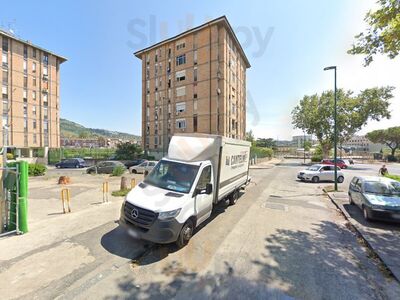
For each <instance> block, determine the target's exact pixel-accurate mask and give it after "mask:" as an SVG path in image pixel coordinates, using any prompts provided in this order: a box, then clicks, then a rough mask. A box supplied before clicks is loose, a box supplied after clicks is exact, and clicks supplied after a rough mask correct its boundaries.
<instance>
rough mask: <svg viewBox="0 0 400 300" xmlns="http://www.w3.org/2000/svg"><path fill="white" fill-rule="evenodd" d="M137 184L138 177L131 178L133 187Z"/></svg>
mask: <svg viewBox="0 0 400 300" xmlns="http://www.w3.org/2000/svg"><path fill="white" fill-rule="evenodd" d="M135 186H136V179H135V178H132V179H131V189H133V188H134V187H135Z"/></svg>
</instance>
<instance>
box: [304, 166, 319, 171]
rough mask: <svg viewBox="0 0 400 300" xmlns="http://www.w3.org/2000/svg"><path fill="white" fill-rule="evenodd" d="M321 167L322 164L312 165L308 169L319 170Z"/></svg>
mask: <svg viewBox="0 0 400 300" xmlns="http://www.w3.org/2000/svg"><path fill="white" fill-rule="evenodd" d="M319 168H320V166H311V167H308V168H307V170H308V171H318V170H319Z"/></svg>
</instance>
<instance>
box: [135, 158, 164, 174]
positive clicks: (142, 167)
mask: <svg viewBox="0 0 400 300" xmlns="http://www.w3.org/2000/svg"><path fill="white" fill-rule="evenodd" d="M157 163H158V161H155V160H146V161H144V162H142V163H141V164H139V165H137V166H133V167H130V168H129V173H133V174H137V173H144V172H145V171H148V172H150V171H151V170H153V168H154V167H155V165H156V164H157Z"/></svg>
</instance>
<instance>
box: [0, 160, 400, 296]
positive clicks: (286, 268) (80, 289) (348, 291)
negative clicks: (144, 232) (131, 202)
mask: <svg viewBox="0 0 400 300" xmlns="http://www.w3.org/2000/svg"><path fill="white" fill-rule="evenodd" d="M301 168H302V167H301V166H300V164H299V162H296V161H285V162H283V163H281V164H280V165H279V166H277V167H275V168H273V169H269V170H266V169H265V170H252V171H251V174H252V177H253V180H254V182H253V183H252V184H251V186H250V187H249V188H248V189H247V190H246V193H244V194H243V195H242V196H241V197H240V199H239V201H238V203H237V204H236V205H235V206H231V207H226V206H223V205H221V206H218V207H217V208H216V209H215V211H214V213H213V215H212V218H211V219H210V220H209V221H208V222H207V224H205V226H202V228H201V229H199V230H198V231H197V233H196V234H195V236H194V237H193V239H192V240H191V242H190V244H189V245H188V246H187V247H185V248H183V249H181V250H177V249H176V248H175V247H174V246H173V245H167V246H157V245H152V244H149V243H145V242H141V241H135V240H133V239H131V238H130V237H129V236H127V234H126V233H125V232H124V231H123V230H121V229H120V228H118V225H117V224H116V223H114V220H110V221H107V222H104V224H103V225H100V226H98V227H97V228H94V229H92V230H90V231H87V232H84V233H81V234H79V235H77V236H74V237H73V238H68V239H66V240H64V241H62V242H60V243H57V245H51V246H49V247H46V249H39V250H38V251H39V254H40V252H45V251H51V249H54V248H56V249H57V247H58V248H59V249H60V251H64V250H65V251H66V252H67V253H70V252H71V251H72V250H70V249H73V252H72V253H73V255H71V256H68V255H65V257H64V258H63V259H60V260H58V261H55V262H54V264H55V265H56V266H57V268H56V267H54V268H55V270H58V273H56V274H58V275H57V276H55V275H51V274H49V277H50V278H49V280H48V282H47V283H46V285H45V286H43V285H41V288H39V289H36V290H32V291H31V292H29V293H27V294H24V295H23V296H22V298H26V299H32V298H38V299H53V298H56V297H58V298H59V299H88V298H90V299H126V298H139V299H149V298H152V299H153V298H154V299H157V298H160V299H162V298H166V297H168V298H177V299H189V298H190V299H204V298H214V299H219V298H224V299H225V298H230V299H240V298H251V299H266V298H268V299H269V298H271V299H291V298H298V299H396V297H398V295H399V294H400V288H399V285H398V283H397V282H396V281H394V280H393V279H391V278H390V277H387V276H385V274H384V273H382V272H381V271H380V269H379V266H378V264H377V262H376V261H375V260H373V259H371V258H368V253H367V252H366V249H365V248H364V247H363V246H362V245H360V244H358V242H357V240H356V236H355V235H354V233H352V232H351V231H350V230H349V229H347V227H346V221H345V220H344V219H343V217H342V216H341V215H340V214H339V213H338V212H337V210H336V209H335V208H334V206H333V204H332V203H331V202H330V200H329V199H328V198H327V197H326V196H325V195H323V194H322V192H321V187H322V185H323V184H311V183H303V182H299V181H297V180H296V174H297V172H298V171H299V170H300V169H301ZM356 171H357V170H346V172H348V173H349V174H351V172H356ZM359 171H361V170H359ZM364 171H365V170H364ZM372 171H373V170H372ZM117 218H118V215H116V216H115V220H116V219H117ZM66 249H67V250H66ZM68 249H69V250H68ZM54 253H57V254H55V255H59V253H58V252H54ZM39 254H35V255H39ZM49 255H50V253H49ZM40 257H42V259H45V257H46V255H42V256H38V258H40ZM23 259H29V258H27V257H23V258H16V259H14V260H13V261H12V262H9V264H8V265H7V266H5V268H6V269H7V268H9V267H10V266H11V265H13V264H18V263H22V262H23V261H22V260H23ZM27 262H29V261H27ZM31 263H32V261H31ZM35 263H38V262H37V261H35ZM58 265H59V266H58ZM0 269H1V268H0ZM0 271H1V270H0ZM60 273H61V275H60ZM0 278H1V275H0ZM38 280H44V279H43V278H40V279H38ZM3 283H4V281H3ZM10 288H12V286H10ZM25 288H26V287H25ZM21 295H22V294H21Z"/></svg>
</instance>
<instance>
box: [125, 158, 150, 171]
mask: <svg viewBox="0 0 400 300" xmlns="http://www.w3.org/2000/svg"><path fill="white" fill-rule="evenodd" d="M145 161H146V160H145V159H143V158H140V159H135V160H128V161H126V162H125V163H124V165H125V167H127V168H128V169H129V168H130V167H133V166H137V165H140V164H141V163H142V162H145Z"/></svg>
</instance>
